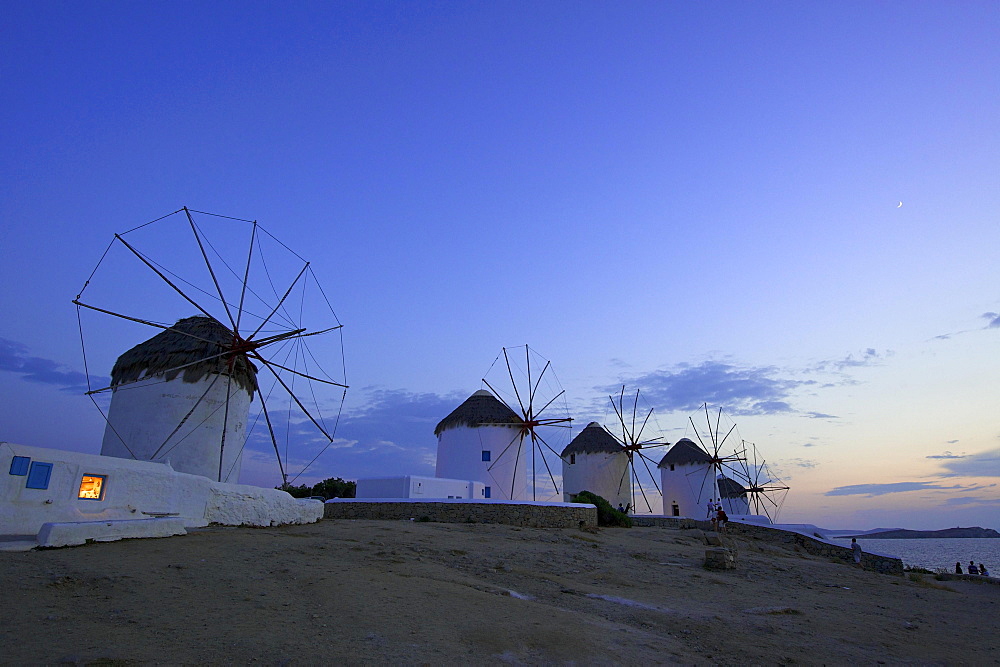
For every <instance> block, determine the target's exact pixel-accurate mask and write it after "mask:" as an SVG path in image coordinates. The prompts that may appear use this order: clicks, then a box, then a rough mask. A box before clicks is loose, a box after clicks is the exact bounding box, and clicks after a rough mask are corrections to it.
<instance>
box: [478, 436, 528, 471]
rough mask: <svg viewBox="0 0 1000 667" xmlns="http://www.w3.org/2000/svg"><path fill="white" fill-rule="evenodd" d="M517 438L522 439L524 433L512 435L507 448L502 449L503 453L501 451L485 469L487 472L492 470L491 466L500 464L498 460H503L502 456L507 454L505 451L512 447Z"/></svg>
mask: <svg viewBox="0 0 1000 667" xmlns="http://www.w3.org/2000/svg"><path fill="white" fill-rule="evenodd" d="M518 438H524V433H522V432H521V431H518V432H517V433H515V434H514V437H513V438H511V439H510V442H508V443H507V446H506V447H504V448H503V451H501V452H500V454H498V455H497V457H496V458H495V459H494V460H493V463H491V464H490V465H489V466H487V468H486V471H487V472H489V471H491V470H493V466H495V465H496V464H498V463H499V462H500V460H501V459H502V458H503V455H504V454H506V453H507V450H508V449H510V446H511V445H513V444H514V441H515V440H517V439H518Z"/></svg>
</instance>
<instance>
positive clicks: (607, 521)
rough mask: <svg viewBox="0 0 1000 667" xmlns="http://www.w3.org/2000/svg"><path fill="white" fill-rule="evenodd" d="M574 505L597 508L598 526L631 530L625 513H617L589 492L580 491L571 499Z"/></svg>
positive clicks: (605, 501)
mask: <svg viewBox="0 0 1000 667" xmlns="http://www.w3.org/2000/svg"><path fill="white" fill-rule="evenodd" d="M572 501H573V502H574V503H585V504H587V505H594V506H595V507H597V525H598V526H621V527H622V528H631V527H632V519H630V518H629V516H628V514H625V512H619V511H618V510H616V509H615V508H614V507H612V506H611V503H609V502H608V501H607V500H605V499H604V498H601V497H600V496H599V495H597V494H596V493H591V492H590V491H581V492H580V493H578V494H576V495H575V496H573V497H572Z"/></svg>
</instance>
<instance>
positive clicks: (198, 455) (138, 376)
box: [101, 316, 257, 483]
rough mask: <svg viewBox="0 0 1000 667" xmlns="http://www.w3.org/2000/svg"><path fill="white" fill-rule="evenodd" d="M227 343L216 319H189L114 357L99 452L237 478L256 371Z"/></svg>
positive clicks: (212, 476) (227, 332)
mask: <svg viewBox="0 0 1000 667" xmlns="http://www.w3.org/2000/svg"><path fill="white" fill-rule="evenodd" d="M232 342H233V332H232V331H230V330H229V329H228V328H226V327H225V326H223V325H222V324H221V323H220V322H218V321H217V320H214V319H211V318H208V317H202V316H195V317H188V318H185V319H182V320H180V321H178V322H177V323H176V324H174V325H173V326H172V327H170V328H169V329H167V330H165V331H162V332H160V333H158V334H157V335H155V336H153V337H152V338H150V339H149V340H147V341H145V342H143V343H140V344H139V345H136V346H135V347H133V348H132V349H131V350H129V351H127V352H125V353H124V354H122V355H121V356H120V357H118V361H117V363H115V366H114V368H113V369H112V371H111V386H112V391H113V394H112V398H111V409H110V410H109V412H108V421H107V426H106V427H105V429H104V441H103V443H102V444H101V454H102V455H105V456H117V457H121V458H131V459H137V460H140V461H164V462H167V463H169V464H170V465H171V467H172V468H173V469H174V470H177V471H179V472H186V473H191V474H193V475H202V476H204V477H208V478H210V479H213V480H217V481H220V482H234V483H235V482H238V481H239V477H240V464H241V460H242V452H243V441H244V438H245V435H246V425H247V413H248V411H249V407H250V402H251V401H252V400H253V395H254V393H255V392H256V390H257V369H256V368H255V367H254V365H253V364H251V363H250V362H249V361H248V360H247V358H246V357H245V356H243V355H228V354H226V353H227V352H229V351H230V348H231V347H232Z"/></svg>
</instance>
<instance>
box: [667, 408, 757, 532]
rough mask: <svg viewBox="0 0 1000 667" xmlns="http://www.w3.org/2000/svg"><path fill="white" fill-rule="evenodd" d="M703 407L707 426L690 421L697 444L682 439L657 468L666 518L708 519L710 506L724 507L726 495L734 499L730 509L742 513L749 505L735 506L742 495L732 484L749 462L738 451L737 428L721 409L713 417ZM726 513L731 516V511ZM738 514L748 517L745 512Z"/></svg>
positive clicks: (740, 442) (739, 442)
mask: <svg viewBox="0 0 1000 667" xmlns="http://www.w3.org/2000/svg"><path fill="white" fill-rule="evenodd" d="M702 407H703V409H704V413H705V426H702V427H699V426H698V425H697V424H696V423H695V421H694V418H693V417H688V421H689V422H690V428H691V433H693V435H694V437H695V438H696V439H697V441H698V442H697V444H696V443H695V442H694V441H693V440H691V439H690V438H681V439H680V440H678V441H677V443H676V444H675V445H674V446H673V447H672V448H671V449H670V450H669V451H668V452H667V454H666V455H665V456H664V457H663V459H662V460H661V461H660V463H659V465H658V466H657V467H659V469H660V479H661V482H662V484H663V509H664V514H667V515H673V516H687V517H692V518H707V517H708V514H709V510H708V507H709V504H711V505H712V506H713V507H714V506H715V505H716V504H718V503H722V504H723V506H724V507H725V503H724V502H723V501H724V500H725V498H724V497H723V491H725V492H726V493H727V494H729V495H730V496H732V497H731V498H730V500H731V501H734V502H731V503H730V507H731V508H733V509H736V510H742V509H743V507H744V504H745V502H746V501H745V499H744V500H743V503H744V504H741V503H739V502H736V501H738V498H739V496H740V493H741V492H740V490H739V489H738V488H736V487H739V486H740V485H739V484H737V483H736V482H734V481H733V480H734V479H736V478H740V479H742V471H741V470H740V469H739V468H738V467H737V466H738V465H740V464H742V463H743V462H745V461H746V456H745V453H744V450H743V449H739V447H742V446H743V441H742V440H741V439H740V437H739V433H738V432H737V430H736V424H735V423H733V422H732V421H731V420H730V419H729V418H728V416H726V415H725V413H723V411H722V408H719V409H718V412H717V413H715V414H714V415H713V414H712V413H710V411H709V408H708V404H704V405H703V406H702ZM724 417H725V421H724V420H723V418H724ZM730 448H732V449H730ZM727 473H728V475H727ZM734 484H735V485H736V486H734ZM745 491H746V490H745V489H743V492H744V493H745ZM726 513H727V514H729V513H730V512H729V510H728V509H727V511H726ZM739 513H740V514H745V511H741V512H739Z"/></svg>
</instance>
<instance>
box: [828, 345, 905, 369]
mask: <svg viewBox="0 0 1000 667" xmlns="http://www.w3.org/2000/svg"><path fill="white" fill-rule="evenodd" d="M892 355H893V352H892V351H891V350H886V351H885V352H879V351H878V350H876V349H875V348H874V347H869V348H865V349H864V350H862V351H861V352H857V353H851V354H848V355H847V356H846V357H842V358H839V359H827V360H826V361H821V362H819V363H818V364H816V370H834V371H846V370H848V369H851V368H863V367H868V366H880V365H882V363H884V362H885V360H886V359H888V358H889V357H891V356H892Z"/></svg>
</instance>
